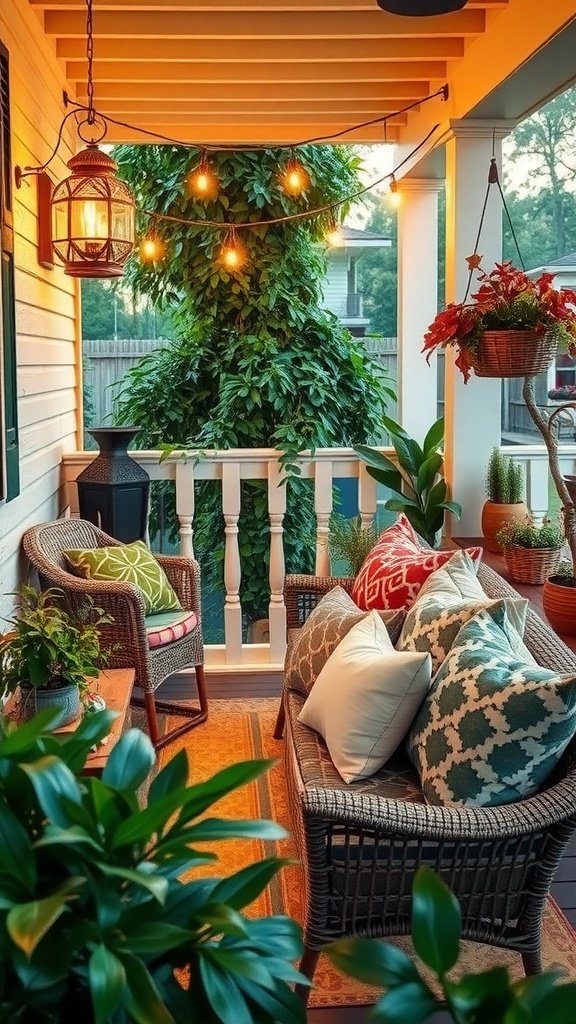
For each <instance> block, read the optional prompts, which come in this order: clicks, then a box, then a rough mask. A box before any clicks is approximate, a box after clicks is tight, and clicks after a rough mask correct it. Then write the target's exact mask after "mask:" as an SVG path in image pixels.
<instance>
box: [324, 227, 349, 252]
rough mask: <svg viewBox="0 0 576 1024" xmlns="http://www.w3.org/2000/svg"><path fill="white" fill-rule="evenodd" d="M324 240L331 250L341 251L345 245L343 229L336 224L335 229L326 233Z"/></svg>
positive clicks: (330, 229) (332, 228)
mask: <svg viewBox="0 0 576 1024" xmlns="http://www.w3.org/2000/svg"><path fill="white" fill-rule="evenodd" d="M324 239H325V241H326V244H327V245H329V246H330V248H331V249H341V248H342V246H343V245H344V235H343V234H342V228H341V227H339V226H338V225H337V224H335V225H334V227H331V228H329V230H328V231H327V232H326V234H325V235H324Z"/></svg>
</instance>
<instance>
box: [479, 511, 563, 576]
mask: <svg viewBox="0 0 576 1024" xmlns="http://www.w3.org/2000/svg"><path fill="white" fill-rule="evenodd" d="M496 539H497V541H498V543H499V544H500V545H501V547H502V550H503V553H504V561H505V563H506V568H507V569H508V572H509V573H510V575H511V577H512V579H514V580H517V581H518V582H519V583H531V584H535V585H540V584H542V583H545V582H546V580H547V578H548V576H550V575H552V574H553V573H555V572H556V569H557V568H558V565H559V564H560V559H561V555H562V548H563V546H564V541H565V538H564V531H563V529H562V527H561V526H560V524H559V523H556V522H553V521H552V520H550V519H547V518H545V519H544V520H543V521H542V523H536V522H534V520H533V519H532V518H531V517H530V516H528V517H527V518H526V519H524V520H523V521H516V522H511V523H505V524H504V526H502V527H501V528H500V530H498V533H497V534H496Z"/></svg>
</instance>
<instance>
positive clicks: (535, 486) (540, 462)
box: [63, 444, 576, 673]
mask: <svg viewBox="0 0 576 1024" xmlns="http://www.w3.org/2000/svg"><path fill="white" fill-rule="evenodd" d="M380 451H383V452H385V453H386V454H387V455H389V456H390V457H391V458H393V457H394V452H393V451H392V450H391V449H388V448H381V449H380ZM502 452H503V454H504V455H507V456H511V457H513V458H514V459H515V460H516V461H517V462H520V463H522V464H523V466H524V468H525V471H526V492H527V493H526V499H527V503H528V506H529V507H530V508H531V509H532V511H533V513H534V514H535V515H536V516H539V517H541V516H543V515H544V514H545V513H546V511H547V509H548V500H549V472H548V459H547V454H546V450H545V448H544V446H543V445H514V446H504V447H503V448H502ZM130 454H131V455H132V457H133V458H135V459H136V461H137V462H138V463H139V464H140V465H141V466H143V467H144V468H145V469H146V471H147V472H148V474H149V475H150V478H151V480H172V481H174V483H175V488H176V513H177V516H178V521H179V532H180V551H181V553H182V554H183V555H186V556H192V555H193V554H194V512H195V507H194V490H195V483H196V482H197V481H200V480H219V481H221V485H222V512H223V516H224V524H225V526H224V532H225V553H224V586H225V605H224V635H225V642H224V644H222V645H210V646H209V647H208V648H207V663H208V665H211V666H213V667H215V668H216V667H219V668H222V669H224V670H226V671H227V672H233V673H238V672H242V673H248V672H254V673H262V672H271V671H279V670H280V668H281V665H282V662H283V659H284V651H285V645H286V608H285V604H284V546H283V529H284V527H283V521H284V515H285V512H286V487H285V486H284V485H283V484H282V477H281V469H280V466H279V464H278V455H277V452H276V451H274V450H273V449H266V448H255V449H230V450H228V451H218V452H211V453H210V452H206V453H203V454H202V458H201V459H200V460H199V461H195V460H193V459H189V460H188V461H185V460H184V459H183V458H182V457H181V454H180V453H178V452H175V453H174V454H173V456H172V457H171V458H170V459H168V460H166V461H164V462H162V463H161V462H160V455H161V453H160V452H158V451H140V452H131V453H130ZM94 457H95V455H94V453H93V452H73V453H71V454H67V455H65V456H64V459H63V466H64V482H65V485H66V488H67V503H68V505H69V508H70V511H71V512H72V514H75V513H77V511H78V496H77V489H76V486H75V481H76V477H77V476H78V474H79V473H80V472H81V471H82V470H83V469H84V468H85V466H86V465H87V464H88V463H89V462H90V461H91V460H92V459H93V458H94ZM560 462H561V468H562V470H563V472H565V473H576V444H574V445H563V447H562V453H561V460H560ZM298 463H299V467H300V470H301V475H302V478H303V479H309V480H313V481H314V508H315V518H316V523H315V532H316V573H317V574H318V575H321V576H326V575H329V573H330V553H329V549H328V544H327V540H328V536H329V523H330V515H331V512H332V496H333V491H332V484H333V481H334V480H337V479H346V478H353V479H357V481H358V508H359V512H360V515H361V516H362V520H363V522H364V523H366V524H369V523H371V522H372V519H373V517H374V514H375V512H376V507H377V504H378V501H377V493H376V483H375V481H374V480H373V479H372V477H370V476H369V475H368V473H367V470H366V467H365V465H364V464H363V463H361V462H360V461H359V460H358V458H357V457H356V455H355V454H354V452H353V451H352V449H349V448H324V449H318V450H317V451H316V452H315V453H314V455H310V454H309V453H308V454H307V453H303V454H302V455H301V456H300V457H299V460H298ZM479 479H480V480H481V479H482V474H481V473H479ZM243 480H266V481H267V484H268V516H269V526H270V568H269V584H270V602H269V610H268V611H269V636H270V640H269V643H266V644H259V643H250V644H248V643H244V642H243V636H242V606H241V602H240V584H241V580H242V576H241V560H240V549H239V544H238V518H239V516H240V492H241V487H240V485H241V482H242V481H243ZM288 486H289V485H288ZM483 500H484V497H483V489H482V485H480V486H479V494H478V501H479V504H481V503H482V502H483Z"/></svg>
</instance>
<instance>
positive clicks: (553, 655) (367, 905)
mask: <svg viewBox="0 0 576 1024" xmlns="http://www.w3.org/2000/svg"><path fill="white" fill-rule="evenodd" d="M479 579H480V582H481V583H482V586H483V588H484V590H485V591H486V593H487V595H488V596H489V597H505V596H516V597H517V596H518V595H517V594H516V592H515V591H513V590H512V588H511V587H510V586H509V585H508V584H507V583H506V582H505V581H504V580H503V579H502V578H501V577H500V576H499V575H498V574H497V573H495V572H494V571H493V570H491V569H490V568H488V567H487V566H484V565H482V566H481V568H480V572H479ZM337 584H340V585H341V586H343V587H345V588H346V589H348V590H350V589H351V584H352V580H348V579H335V578H321V577H311V576H292V577H288V579H287V581H286V591H285V594H286V606H287V616H288V630H289V641H290V638H291V637H292V638H293V636H294V630H297V629H299V628H300V627H301V626H302V624H303V622H304V621H305V619H306V617H307V616H308V615H309V613H310V611H311V610H312V608H313V607H314V606H315V605H316V603H317V602H318V600H319V599H320V597H321V596H322V595H323V594H325V593H327V591H328V590H330V589H331V588H332V587H334V586H335V585H337ZM524 639H525V642H526V644H527V646H528V648H529V649H530V650H531V652H532V654H533V655H534V657H535V658H536V660H537V661H538V662H539V663H540V664H542V665H545V666H547V667H550V668H552V669H555V670H558V671H559V672H564V673H565V672H569V673H576V655H574V654H573V653H572V652H571V651H570V650H569V648H568V647H566V645H565V644H563V643H562V641H561V640H560V639H559V638H558V637H557V636H556V634H555V633H554V632H553V631H552V630H551V629H550V627H549V626H548V625H546V624H545V623H544V622H543V621H542V620H541V619H540V618H539V617H538V616H537V615H536V614H535V613H534V612H533V611H531V610H529V611H528V618H527V625H526V633H525V638H524ZM303 703H304V700H303V697H302V696H301V695H300V694H299V693H297V692H295V691H293V690H291V689H289V688H287V687H285V690H284V694H283V701H282V709H281V713H280V715H279V719H278V724H277V730H276V735H277V736H279V735H280V734H281V733H282V731H283V730H284V728H285V732H286V744H285V762H286V773H287V778H288V791H289V793H290V801H291V814H292V824H293V830H294V833H295V837H296V841H297V844H298V848H299V854H300V857H301V859H302V862H303V864H304V867H305V873H306V888H307V900H306V916H305V921H304V940H305V954H304V958H303V961H302V964H301V967H302V970H303V972H304V973H305V974H307V975H308V976H309V977H310V978H311V977H312V976H313V974H314V970H315V967H316V963H317V960H318V956H319V953H320V951H321V949H322V947H323V946H324V945H326V944H327V943H328V942H330V941H332V940H333V939H336V938H339V937H341V936H351V935H370V936H392V935H403V934H408V933H409V931H410V913H411V886H412V880H413V876H414V873H415V871H416V870H417V868H418V867H419V865H420V864H428V865H429V866H430V867H432V868H434V869H435V870H436V871H438V872H439V873H440V874H441V875H442V877H443V878H444V879H445V880H446V881H447V883H448V884H449V885H450V887H451V888H452V890H453V891H454V892H455V893H456V895H457V897H458V899H459V900H460V903H461V906H462V915H463V935H464V937H465V938H468V939H472V940H474V941H477V942H484V943H488V944H489V945H493V946H502V947H506V948H508V949H513V950H516V951H518V952H519V953H521V954H522V959H523V963H524V968H525V971H526V973H527V974H529V973H536V972H538V971H540V970H541V969H542V963H541V918H542V913H543V909H544V904H545V900H546V897H547V895H548V893H549V890H550V885H551V882H552V879H553V877H554V874H555V871H556V868H557V866H558V863H559V861H560V858H561V857H562V854H563V851H564V850H565V848H566V845H567V843H568V842H569V840H570V837H571V835H572V833H573V831H574V829H575V828H576V739H575V740H573V741H572V743H571V745H570V747H569V748H568V750H567V751H566V753H565V754H564V757H563V759H562V761H561V762H560V764H559V765H558V767H557V769H556V772H555V774H554V776H553V777H552V778H551V779H550V781H549V783H548V785H547V787H546V788H545V789H544V791H542V792H541V793H539V794H538V795H536V796H534V797H531V798H530V799H527V800H525V801H523V802H522V803H517V804H508V805H506V806H502V807H496V808H478V809H469V808H449V807H437V806H429V805H428V804H426V803H425V801H424V797H423V794H422V791H421V789H420V785H419V780H418V777H417V775H416V772H415V770H414V768H413V767H412V765H411V763H410V762H409V760H408V758H407V756H406V755H405V754H404V753H397V754H395V755H394V757H393V759H392V761H391V762H388V764H387V765H385V766H384V768H382V769H381V770H380V771H379V772H378V773H377V774H376V775H374V776H372V777H371V778H369V779H366V780H364V781H362V782H356V783H353V784H352V785H349V786H347V785H346V784H345V783H343V782H342V779H341V778H340V776H339V775H338V773H337V771H336V769H335V768H334V766H333V764H332V762H331V760H330V757H329V755H328V751H327V749H326V746H325V744H324V743H323V741H322V739H321V738H320V737H319V736H318V735H317V734H316V733H315V732H313V731H312V730H311V729H309V728H308V727H306V726H305V725H303V724H301V723H299V722H298V714H299V712H300V709H301V708H302V705H303ZM301 994H302V995H303V997H304V998H305V997H306V996H305V992H303V993H301Z"/></svg>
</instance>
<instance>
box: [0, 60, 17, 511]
mask: <svg viewBox="0 0 576 1024" xmlns="http://www.w3.org/2000/svg"><path fill="white" fill-rule="evenodd" d="M11 173H12V160H11V154H10V91H9V83H8V53H7V51H6V49H5V48H4V47H3V46H2V44H1V43H0V186H1V187H0V215H1V226H2V237H1V243H2V251H1V260H2V264H1V273H0V288H1V296H2V352H3V385H4V386H3V391H4V396H3V397H4V444H3V446H2V461H3V466H2V469H3V477H4V480H5V488H4V491H5V493H4V494H3V495H2V497H3V498H5V500H6V501H10V500H11V499H12V498H15V497H16V496H17V495H18V494H19V493H20V453H19V446H18V396H17V384H16V318H15V297H14V227H13V222H12V179H11Z"/></svg>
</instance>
